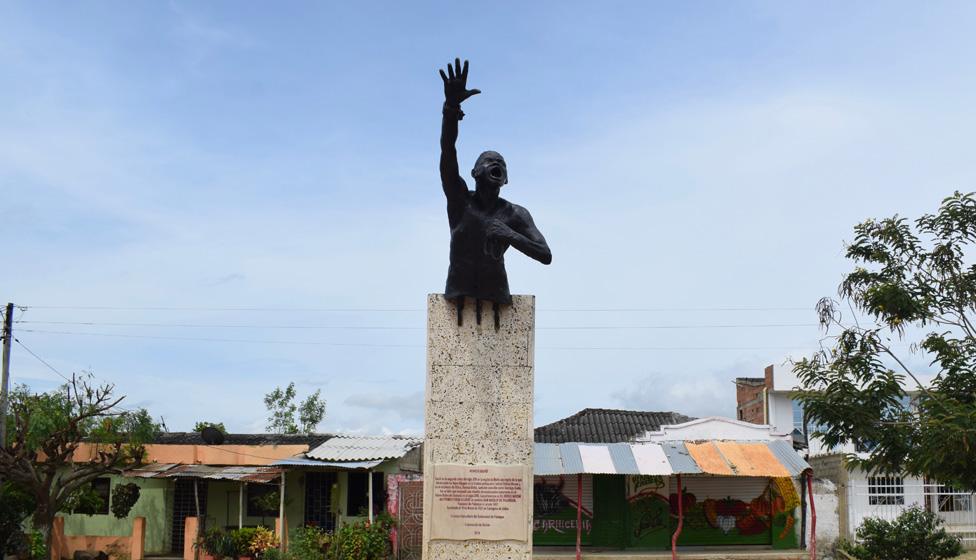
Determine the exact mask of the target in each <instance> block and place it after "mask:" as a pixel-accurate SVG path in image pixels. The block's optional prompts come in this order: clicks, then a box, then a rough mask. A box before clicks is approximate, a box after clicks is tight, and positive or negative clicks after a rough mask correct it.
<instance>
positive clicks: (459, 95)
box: [440, 58, 481, 107]
mask: <svg viewBox="0 0 976 560" xmlns="http://www.w3.org/2000/svg"><path fill="white" fill-rule="evenodd" d="M440 73H441V79H442V80H444V100H445V101H447V103H448V105H453V106H455V107H460V106H461V103H462V102H463V101H464V100H465V99H467V98H469V97H471V96H472V95H478V94H479V93H481V90H480V89H467V88H468V61H467V60H465V61H464V67H462V66H461V59H460V58H455V59H454V64H453V65H451V64H448V65H447V74H445V73H444V71H443V70H441V71H440Z"/></svg>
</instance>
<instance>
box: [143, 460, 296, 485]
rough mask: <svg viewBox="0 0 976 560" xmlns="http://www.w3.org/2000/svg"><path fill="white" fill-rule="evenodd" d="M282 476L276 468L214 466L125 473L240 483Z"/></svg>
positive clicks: (165, 466)
mask: <svg viewBox="0 0 976 560" xmlns="http://www.w3.org/2000/svg"><path fill="white" fill-rule="evenodd" d="M280 475H281V469H278V468H275V467H246V466H234V467H216V466H213V465H174V464H153V465H145V466H143V467H140V468H138V469H132V470H128V471H126V472H125V476H129V477H138V478H200V479H206V480H236V481H238V482H271V481H273V480H276V479H277V478H278V477H279V476H280Z"/></svg>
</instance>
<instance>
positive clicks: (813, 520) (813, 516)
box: [806, 471, 817, 560]
mask: <svg viewBox="0 0 976 560" xmlns="http://www.w3.org/2000/svg"><path fill="white" fill-rule="evenodd" d="M806 476H807V496H809V498H810V560H816V558H817V506H816V505H814V503H813V471H807V473H806Z"/></svg>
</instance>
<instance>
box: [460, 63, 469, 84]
mask: <svg viewBox="0 0 976 560" xmlns="http://www.w3.org/2000/svg"><path fill="white" fill-rule="evenodd" d="M461 77H462V78H464V79H465V80H467V79H468V61H467V60H465V61H464V67H463V68H461Z"/></svg>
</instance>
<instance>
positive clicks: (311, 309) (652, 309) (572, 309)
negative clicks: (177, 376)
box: [22, 305, 813, 313]
mask: <svg viewBox="0 0 976 560" xmlns="http://www.w3.org/2000/svg"><path fill="white" fill-rule="evenodd" d="M22 309H25V310H26V309H65V310H86V311H214V312H237V311H256V312H268V311H279V312H281V311H309V312H319V313H401V312H403V313H417V312H422V311H426V310H425V309H424V308H421V307H171V306H145V307H139V306H119V305H25V306H22ZM812 310H813V307H812V306H807V307H775V306H759V307H751V306H741V307H740V306H718V307H563V308H560V307H552V308H540V309H539V311H544V312H559V313H653V312H670V311H687V312H695V311H721V312H739V311H742V312H752V311H760V312H766V311H812Z"/></svg>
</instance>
